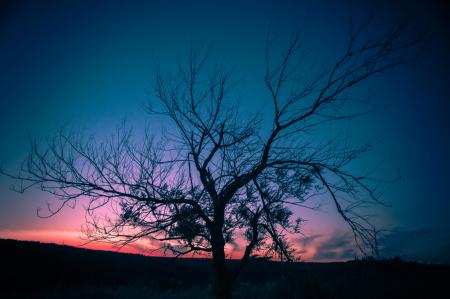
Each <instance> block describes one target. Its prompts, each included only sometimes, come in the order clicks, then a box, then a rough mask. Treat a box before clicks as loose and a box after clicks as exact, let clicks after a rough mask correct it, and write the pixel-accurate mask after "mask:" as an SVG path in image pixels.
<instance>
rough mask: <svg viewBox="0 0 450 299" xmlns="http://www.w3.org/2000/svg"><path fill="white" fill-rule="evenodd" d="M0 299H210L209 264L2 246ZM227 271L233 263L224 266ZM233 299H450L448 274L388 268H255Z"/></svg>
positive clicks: (364, 264) (360, 264)
mask: <svg viewBox="0 0 450 299" xmlns="http://www.w3.org/2000/svg"><path fill="white" fill-rule="evenodd" d="M0 253H1V257H2V259H3V262H2V266H1V269H2V274H3V275H2V276H3V278H2V281H1V291H0V298H155V299H160V298H161V299H162V298H167V299H179V298H187V299H189V298H205V299H208V298H212V297H210V294H209V283H210V282H209V278H210V277H211V269H210V261H209V260H206V259H172V258H155V257H146V256H140V255H133V254H122V253H114V252H104V251H94V250H87V249H80V248H74V247H68V246H60V245H53V244H44V243H37V242H25V241H14V240H0ZM230 262H231V263H232V261H230ZM234 298H242V299H251V298H259V299H266V298H267V299H270V298H299V299H301V298H450V266H449V265H425V264H419V263H413V262H404V261H402V260H399V259H392V260H381V261H375V260H371V259H368V260H362V261H350V262H346V263H279V262H270V261H263V260H257V261H255V262H253V263H252V264H250V265H249V266H248V267H247V268H246V269H244V271H243V272H242V273H241V275H240V277H239V280H238V283H237V284H236V287H235V292H234Z"/></svg>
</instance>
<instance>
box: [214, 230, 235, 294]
mask: <svg viewBox="0 0 450 299" xmlns="http://www.w3.org/2000/svg"><path fill="white" fill-rule="evenodd" d="M211 235H212V240H211V241H212V242H211V245H212V253H213V270H214V277H213V281H212V291H213V293H214V295H215V297H216V298H217V299H231V298H232V287H233V279H232V275H231V272H230V270H229V269H228V268H227V266H226V264H225V240H224V239H223V235H222V227H221V225H217V226H216V227H214V230H213V232H212V234H211Z"/></svg>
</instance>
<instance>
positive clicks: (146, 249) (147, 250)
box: [0, 229, 346, 262]
mask: <svg viewBox="0 0 450 299" xmlns="http://www.w3.org/2000/svg"><path fill="white" fill-rule="evenodd" d="M0 238H1V239H15V240H22V241H37V242H42V243H54V244H58V245H68V246H73V247H78V248H85V249H93V250H104V251H114V252H122V253H133V254H141V255H146V256H167V257H170V256H172V255H171V254H163V253H162V252H161V250H157V251H155V249H156V248H158V247H157V245H155V244H152V243H150V242H146V241H143V240H140V241H137V242H135V243H132V244H130V245H127V246H125V247H122V248H118V247H115V246H114V245H113V244H111V243H103V242H92V243H88V244H85V243H86V241H85V240H83V239H82V233H81V232H79V231H71V230H59V231H58V230H5V229H0ZM300 240H301V239H300ZM326 241H327V240H326V238H317V239H315V240H313V241H312V242H311V243H309V244H308V245H307V246H303V245H302V244H301V242H296V243H295V246H294V247H295V248H296V249H297V250H298V252H299V253H300V255H301V260H302V261H305V262H336V261H344V260H346V259H332V258H326V259H324V258H321V259H316V258H315V254H316V251H317V248H318V247H319V246H320V245H321V244H323V243H324V242H326ZM243 248H245V241H244V240H237V241H236V244H235V245H231V244H227V245H226V248H225V251H226V253H227V257H228V258H230V259H239V258H240V257H242V254H243ZM338 251H339V249H338ZM186 257H197V258H204V257H208V256H201V255H189V256H186Z"/></svg>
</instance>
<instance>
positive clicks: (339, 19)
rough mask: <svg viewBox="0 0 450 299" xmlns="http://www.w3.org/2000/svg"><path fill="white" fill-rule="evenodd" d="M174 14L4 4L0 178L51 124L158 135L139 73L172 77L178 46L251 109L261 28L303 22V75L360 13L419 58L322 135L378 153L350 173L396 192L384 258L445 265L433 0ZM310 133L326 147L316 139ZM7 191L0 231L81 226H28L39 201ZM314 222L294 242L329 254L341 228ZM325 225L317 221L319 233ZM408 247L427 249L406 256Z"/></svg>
mask: <svg viewBox="0 0 450 299" xmlns="http://www.w3.org/2000/svg"><path fill="white" fill-rule="evenodd" d="M186 2H187V1H127V2H125V1H122V2H121V1H10V2H8V1H6V2H4V3H3V4H2V6H1V17H0V35H1V40H2V42H1V43H0V68H1V73H0V105H1V106H0V113H1V116H0V140H1V141H2V142H1V144H2V146H1V147H0V165H2V167H4V168H5V169H8V170H14V169H17V167H18V165H19V163H20V161H21V160H22V159H23V157H24V155H25V154H26V152H27V150H28V136H29V135H32V136H36V137H38V138H43V137H45V136H49V135H51V134H52V133H53V132H54V131H55V129H56V128H57V127H58V126H61V125H70V126H74V127H78V128H85V129H87V130H88V131H91V132H97V133H100V134H103V132H107V131H108V130H111V129H112V128H114V127H116V126H117V125H118V124H120V122H121V121H122V120H123V119H127V120H128V121H129V122H130V123H132V124H135V125H138V126H139V125H141V124H143V123H145V122H147V123H150V124H151V125H152V126H155V128H159V127H160V126H161V125H164V123H161V120H159V119H153V118H149V116H148V114H146V113H145V112H144V109H143V108H144V105H145V103H146V102H148V101H152V99H154V98H153V95H152V88H151V86H152V85H151V84H152V78H153V65H154V63H155V62H156V63H158V64H160V65H162V66H163V67H164V68H168V69H171V68H174V67H176V65H177V63H178V61H180V60H182V59H183V58H184V57H186V55H187V54H188V52H189V49H190V48H191V47H192V46H194V47H195V46H197V45H201V44H203V43H211V44H213V45H214V55H216V56H217V57H220V58H221V59H222V60H223V61H224V62H225V63H227V64H230V65H232V66H233V67H234V69H235V74H236V78H238V79H239V82H240V84H239V93H240V95H241V98H240V101H241V105H243V107H244V109H251V108H252V107H258V108H259V109H262V110H264V109H268V108H267V107H268V104H267V101H266V99H267V96H266V94H265V90H264V88H263V64H264V38H265V36H266V33H267V31H268V29H269V28H278V30H279V31H280V32H281V33H282V34H281V36H282V39H283V38H288V37H289V34H290V33H292V32H293V31H295V29H296V28H298V27H299V26H300V25H301V24H302V23H303V22H304V21H305V20H306V21H307V22H306V27H305V32H307V44H306V45H305V49H306V51H307V52H308V53H309V54H308V56H307V57H308V60H307V62H306V63H307V64H309V65H310V66H311V67H313V68H318V69H320V66H321V65H322V64H326V63H329V62H331V61H333V59H336V53H339V52H340V51H342V50H343V47H345V45H346V44H345V37H346V36H347V33H348V28H349V20H350V18H351V17H352V16H353V17H354V18H355V19H356V20H358V19H362V18H364V17H365V16H366V15H368V14H372V13H374V14H375V16H376V18H377V20H378V23H377V24H379V27H376V28H373V30H375V31H378V32H381V31H382V30H383V26H384V25H386V24H391V23H394V24H395V23H396V22H397V21H399V20H401V19H402V18H403V17H405V16H406V17H408V20H409V22H410V24H411V26H412V28H415V29H414V30H417V31H418V32H419V31H422V30H424V29H425V28H426V29H427V32H428V35H427V38H426V42H425V43H426V47H425V49H424V51H423V54H422V56H421V57H420V58H419V60H418V61H416V62H415V63H414V64H412V65H408V66H405V67H402V68H400V69H398V70H394V71H392V72H390V73H389V74H383V75H382V76H378V77H376V78H374V79H373V80H371V81H368V82H366V83H364V84H363V85H361V86H360V87H358V88H357V89H356V90H355V93H356V94H358V95H361V96H363V97H365V96H371V97H372V98H373V100H374V101H375V102H376V103H379V104H382V105H386V108H383V109H379V110H377V111H376V112H374V113H372V114H371V115H369V116H367V117H365V118H364V119H358V120H355V121H352V122H346V123H343V124H339V125H337V127H336V128H338V129H343V130H345V131H346V132H347V133H348V134H349V135H350V136H351V138H352V140H353V141H354V142H355V143H360V142H364V141H366V140H371V139H375V140H379V142H378V146H377V147H376V148H375V149H374V150H373V151H372V152H370V153H369V154H368V155H367V157H366V158H365V159H363V160H362V161H361V164H360V165H356V166H355V167H356V168H366V167H369V168H371V169H374V171H375V173H377V174H380V175H382V176H389V175H391V174H392V175H394V176H395V174H396V169H397V168H399V169H400V171H401V174H402V180H401V181H399V182H398V183H395V184H393V185H389V186H388V187H387V189H386V193H385V200H386V201H387V202H389V203H391V204H392V205H393V207H392V208H390V209H376V213H377V214H378V215H379V216H378V218H377V219H378V220H376V222H377V224H379V226H380V227H382V228H386V229H393V230H395V231H400V232H402V233H406V236H407V237H405V235H404V234H402V237H398V238H397V237H396V235H395V234H390V235H389V238H388V237H387V238H386V239H385V240H387V241H386V242H390V244H389V246H390V245H391V244H394V243H395V248H396V249H395V250H396V251H395V254H399V255H404V256H409V257H411V256H412V257H418V258H421V257H423V258H426V259H433V258H436V259H446V258H447V259H448V258H449V256H448V255H447V256H445V254H444V253H443V252H445V251H442V250H439V249H440V248H448V246H449V244H450V240H449V238H448V235H449V234H447V233H446V232H450V220H449V218H448V214H449V212H450V197H449V195H448V192H447V190H446V189H447V187H448V183H449V181H450V180H449V179H450V175H449V174H448V169H449V168H450V158H449V157H448V153H450V141H449V135H450V134H449V129H448V128H450V118H449V117H448V115H449V112H450V99H449V95H450V87H449V86H450V77H449V74H450V71H449V70H450V58H449V55H448V53H449V52H450V51H449V50H450V47H449V43H450V34H449V29H448V28H450V26H449V24H448V23H449V21H448V19H449V18H448V13H449V10H448V7H446V6H445V5H444V4H440V3H439V2H437V1H436V2H433V1H431V2H427V1H416V2H414V1H398V2H396V3H395V4H392V3H390V1H381V2H373V1H366V2H364V1H339V2H338V1H336V2H333V1H226V2H219V1H192V2H191V3H189V4H187V3H186ZM363 2H364V3H363ZM336 128H335V129H336ZM328 133H329V132H328ZM321 134H324V138H326V137H327V135H326V134H327V132H322V133H321ZM10 184H11V182H10V181H9V180H7V179H6V178H5V177H0V231H2V230H3V231H5V230H8V231H14V230H22V231H23V230H44V229H47V230H49V229H52V230H57V229H67V230H76V229H78V228H79V226H80V225H81V223H82V220H83V219H82V217H81V216H80V215H81V214H80V213H79V211H70V210H69V211H64V215H66V218H64V217H63V216H61V217H63V218H64V219H66V220H67V219H69V218H70V221H68V220H67V221H64V220H63V218H61V217H60V218H58V216H57V217H56V219H49V220H42V219H37V218H36V217H35V213H34V211H35V209H36V208H37V207H39V206H42V205H43V204H44V202H45V201H46V200H48V199H49V198H48V196H47V195H45V194H42V193H39V192H38V191H37V190H36V191H30V192H28V193H26V194H23V195H22V194H16V193H13V192H11V191H10V190H9V189H8V187H9V185H10ZM50 201H51V199H50ZM68 215H71V216H70V217H69V216H68ZM319 215H320V216H313V215H311V216H310V217H311V218H312V219H311V221H310V224H308V227H307V230H308V233H309V234H310V235H319V234H321V235H324V234H326V233H328V234H329V235H332V237H330V238H329V239H328V240H330V244H331V243H332V241H333V240H335V239H336V234H334V232H335V231H341V230H343V229H345V228H344V226H342V223H341V221H340V220H339V219H338V218H337V217H336V216H335V214H334V213H333V211H332V210H331V208H330V207H328V208H327V207H325V209H324V211H322V212H319ZM315 217H316V218H315ZM325 218H326V219H330V220H327V221H325V222H326V225H325V224H324V221H323V219H325ZM314 219H316V222H314V221H313V220H314ZM416 232H419V233H416ZM427 232H428V233H429V234H428V235H427ZM441 232H443V233H441ZM444 236H447V237H444ZM0 237H1V235H0ZM323 238H325V237H323ZM323 238H322V239H323ZM414 238H420V239H421V240H424V241H425V243H427V244H428V245H427V246H423V245H421V246H416V245H414V244H415V242H414ZM389 240H390V241H389ZM399 240H400V241H399ZM421 242H423V241H421ZM402 244H404V245H403V247H402ZM322 245H323V244H322ZM330 246H331V245H330ZM330 246H328V247H327V246H322V247H326V248H327V250H329V248H330ZM389 246H386V248H387V249H386V250H388V249H389V248H391V249H389V250H391V252H393V251H394V250H393V249H392V248H393V246H394V245H392V246H390V247H389ZM415 246H416V247H415ZM318 247H320V246H318ZM331 247H332V246H331ZM391 252H387V254H391ZM324 256H325V254H324ZM318 259H319V258H318Z"/></svg>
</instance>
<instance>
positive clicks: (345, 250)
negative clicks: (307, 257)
mask: <svg viewBox="0 0 450 299" xmlns="http://www.w3.org/2000/svg"><path fill="white" fill-rule="evenodd" d="M356 255H357V253H356V250H355V243H354V240H353V237H352V235H351V234H350V233H347V232H335V233H334V234H332V235H330V236H328V238H326V239H324V240H322V241H321V242H320V243H319V244H317V247H316V249H315V253H314V256H313V258H312V259H313V260H316V261H321V260H349V259H353V258H354V257H355V256H356Z"/></svg>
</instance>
